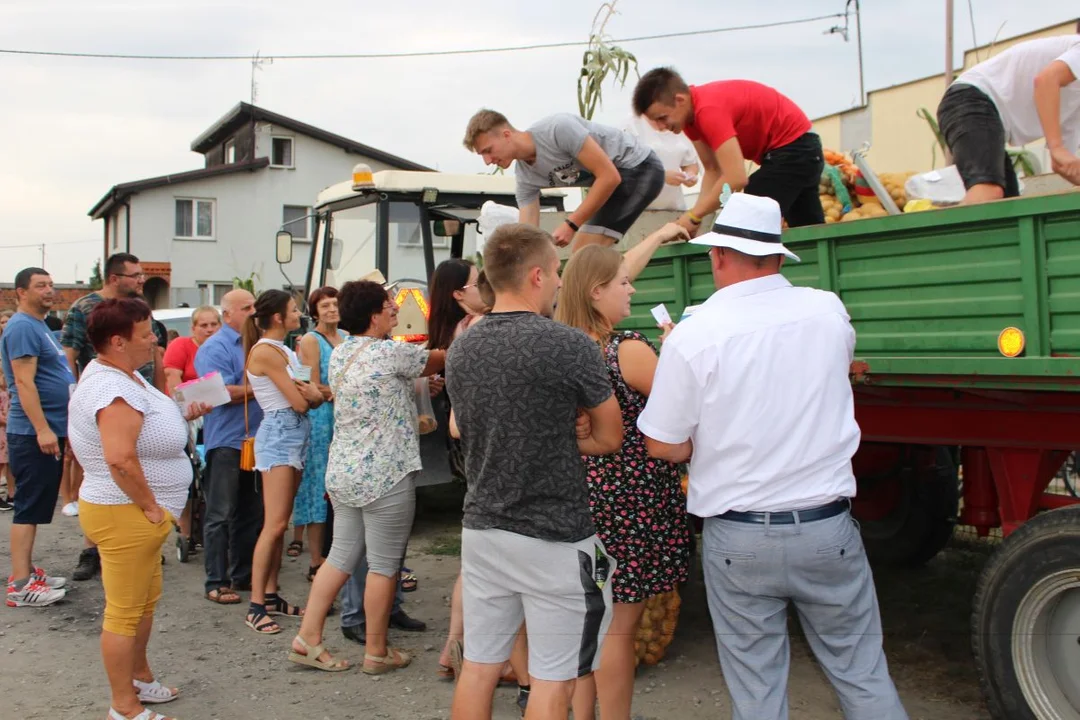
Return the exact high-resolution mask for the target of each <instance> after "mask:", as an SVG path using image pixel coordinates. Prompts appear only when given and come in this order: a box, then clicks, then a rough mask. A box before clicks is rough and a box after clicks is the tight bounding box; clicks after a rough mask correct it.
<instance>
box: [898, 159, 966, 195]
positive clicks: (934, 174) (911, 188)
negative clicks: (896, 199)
mask: <svg viewBox="0 0 1080 720" xmlns="http://www.w3.org/2000/svg"><path fill="white" fill-rule="evenodd" d="M904 192H906V193H907V196H908V200H921V199H926V200H929V201H930V202H932V203H934V204H935V205H955V204H957V203H959V202H960V201H961V200H963V199H964V195H965V193H966V192H967V190H966V189H965V188H964V181H963V179H962V178H961V177H960V173H959V172H958V171H957V169H956V166H955V165H950V166H948V167H944V168H941V169H940V170H931V171H930V172H925V173H919V174H918V175H912V176H911V177H909V178H908V179H907V182H905V183H904Z"/></svg>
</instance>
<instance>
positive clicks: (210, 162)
mask: <svg viewBox="0 0 1080 720" xmlns="http://www.w3.org/2000/svg"><path fill="white" fill-rule="evenodd" d="M229 140H234V141H235V142H236V162H238V163H242V162H250V161H252V160H254V159H255V129H254V127H252V125H251V123H247V124H245V125H244V126H242V127H241V128H240V129H238V130H237V131H236V132H235V133H233V134H232V136H231V137H228V138H225V140H223V141H221V142H220V143H218V144H217V145H215V146H214V147H212V148H210V150H208V151H207V152H206V153H205V158H206V167H214V166H215V165H224V164H225V143H226V142H228V141H229Z"/></svg>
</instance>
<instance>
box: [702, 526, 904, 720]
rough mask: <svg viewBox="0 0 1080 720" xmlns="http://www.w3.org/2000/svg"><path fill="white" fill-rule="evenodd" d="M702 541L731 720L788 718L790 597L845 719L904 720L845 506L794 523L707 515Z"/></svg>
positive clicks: (867, 574)
mask: <svg viewBox="0 0 1080 720" xmlns="http://www.w3.org/2000/svg"><path fill="white" fill-rule="evenodd" d="M703 545H704V548H703V549H704V553H703V564H704V568H705V583H706V587H707V591H708V598H709V612H710V614H711V615H712V620H713V628H714V630H715V632H716V647H717V651H718V654H719V655H720V666H721V667H722V668H723V671H724V680H725V681H726V682H727V686H728V690H729V692H730V693H731V705H732V718H733V720H787V717H788V695H787V680H788V670H789V667H790V645H789V641H788V633H787V620H788V605H789V604H791V605H793V606H794V607H795V611H796V612H797V613H798V614H799V620H800V622H801V624H802V628H803V631H804V632H805V633H806V639H807V641H808V642H809V644H810V648H811V650H813V652H814V655H815V656H816V657H817V660H818V663H819V664H820V665H821V669H822V670H823V671H824V673H825V676H826V677H827V678H829V681H830V682H831V683H832V685H833V688H834V689H835V690H836V694H837V695H838V696H839V699H840V706H841V708H842V709H843V712H844V717H845V718H846V719H847V720H907V717H908V716H907V713H906V712H905V711H904V707H903V705H901V703H900V697H899V695H897V692H896V687H895V686H894V685H893V682H892V679H891V678H890V677H889V668H888V665H887V664H886V661H885V652H884V650H883V649H882V645H881V642H882V636H881V615H880V613H879V611H878V602H877V593H876V592H875V590H874V578H873V576H872V575H871V573H870V565H869V564H868V563H867V560H866V551H865V549H864V548H863V543H862V538H861V537H860V536H859V528H858V526H857V525H856V523H855V521H854V520H853V519H852V517H851V515H850V514H849V513H847V512H844V513H841V514H840V515H837V516H835V517H832V518H827V519H825V520H817V521H814V522H807V523H796V524H794V525H775V524H774V525H756V524H750V523H742V522H734V521H731V520H721V519H719V518H708V519H706V520H705V530H704V543H703Z"/></svg>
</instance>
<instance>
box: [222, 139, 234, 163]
mask: <svg viewBox="0 0 1080 720" xmlns="http://www.w3.org/2000/svg"><path fill="white" fill-rule="evenodd" d="M234 162H236V140H229V141H228V142H226V143H225V164H226V165H232V164H233V163H234Z"/></svg>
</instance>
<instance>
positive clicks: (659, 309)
mask: <svg viewBox="0 0 1080 720" xmlns="http://www.w3.org/2000/svg"><path fill="white" fill-rule="evenodd" d="M649 312H651V313H652V316H653V319H654V320H656V324H657V325H667V324H669V323H670V322H671V315H670V314H668V309H667V306H665V305H664V304H663V303H660V304H659V305H657V306H656V307H654V308H653V309H652V310H650V311H649Z"/></svg>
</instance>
